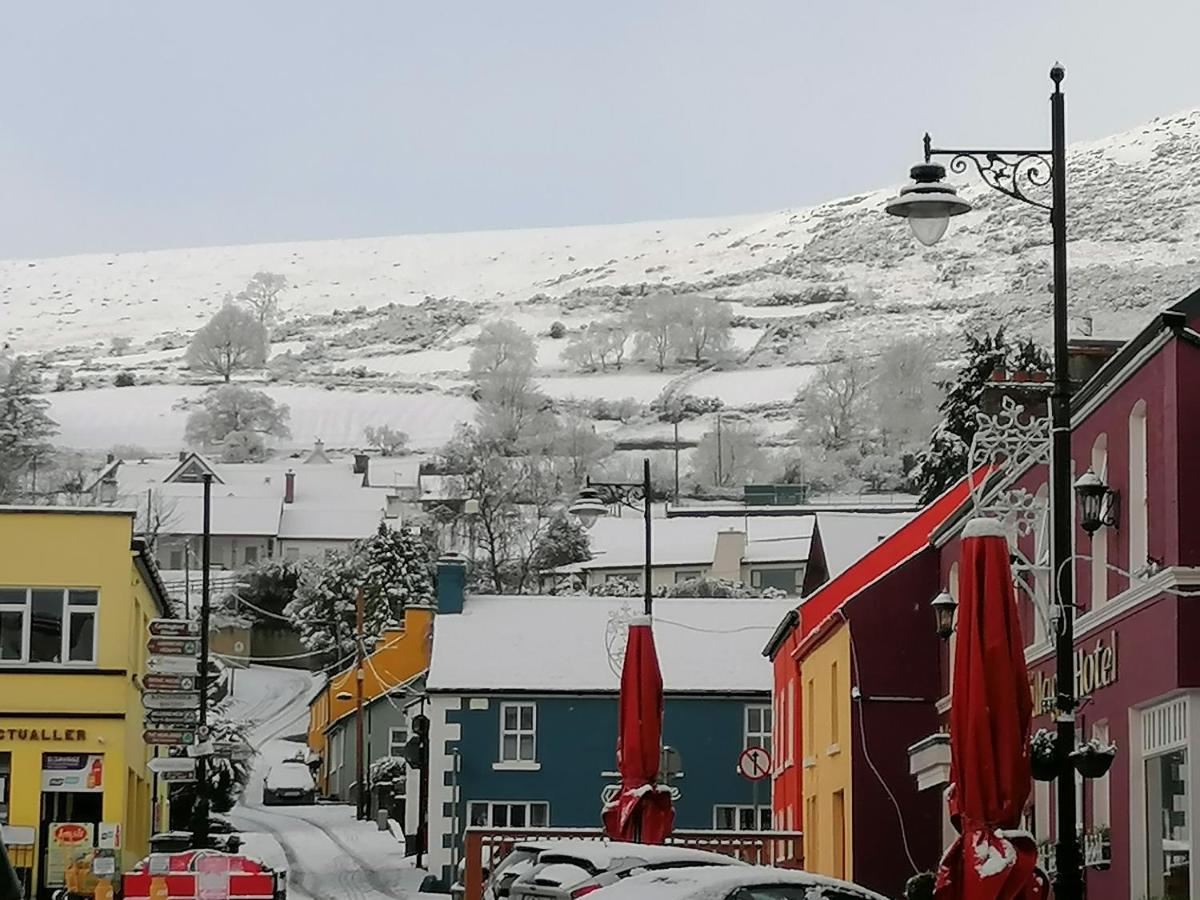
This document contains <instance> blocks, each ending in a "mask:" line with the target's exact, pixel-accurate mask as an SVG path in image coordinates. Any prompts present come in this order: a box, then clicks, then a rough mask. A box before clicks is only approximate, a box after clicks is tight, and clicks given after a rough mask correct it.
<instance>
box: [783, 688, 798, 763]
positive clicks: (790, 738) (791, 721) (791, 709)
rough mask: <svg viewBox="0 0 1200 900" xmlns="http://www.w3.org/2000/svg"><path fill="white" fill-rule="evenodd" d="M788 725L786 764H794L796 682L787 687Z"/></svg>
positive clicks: (786, 732)
mask: <svg viewBox="0 0 1200 900" xmlns="http://www.w3.org/2000/svg"><path fill="white" fill-rule="evenodd" d="M786 702H787V725H786V726H785V729H786V730H785V731H784V734H783V739H784V741H785V743H786V747H787V756H786V764H787V765H789V766H790V765H791V764H792V759H793V757H792V752H793V751H794V750H795V743H796V682H795V681H789V682H788V686H787V701H786Z"/></svg>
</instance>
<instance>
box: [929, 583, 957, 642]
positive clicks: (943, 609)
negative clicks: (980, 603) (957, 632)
mask: <svg viewBox="0 0 1200 900" xmlns="http://www.w3.org/2000/svg"><path fill="white" fill-rule="evenodd" d="M929 605H930V606H932V607H933V615H934V620H935V623H936V627H937V635H938V637H940V638H941V639H942V640H948V639H949V638H950V635H952V634H954V611H955V610H956V609H958V602H957V601H956V600H955V599H954V598H953V597H952V596H951V595H950V592H949V591H942V592H941V593H940V594H938V595H937V596H936V597H934V598H933V602H932V603H930V604H929Z"/></svg>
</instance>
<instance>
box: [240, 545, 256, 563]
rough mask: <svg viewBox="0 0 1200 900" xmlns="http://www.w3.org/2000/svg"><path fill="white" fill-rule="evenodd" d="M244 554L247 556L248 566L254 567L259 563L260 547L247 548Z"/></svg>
mask: <svg viewBox="0 0 1200 900" xmlns="http://www.w3.org/2000/svg"><path fill="white" fill-rule="evenodd" d="M243 553H244V554H245V561H246V565H248V566H252V565H254V564H255V563H256V562H258V547H247V548H246V549H245V550H244V551H243Z"/></svg>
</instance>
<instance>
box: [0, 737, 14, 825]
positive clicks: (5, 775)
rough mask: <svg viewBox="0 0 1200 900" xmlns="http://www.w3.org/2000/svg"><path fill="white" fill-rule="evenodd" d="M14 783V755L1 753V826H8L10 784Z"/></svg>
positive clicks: (5, 752) (6, 752)
mask: <svg viewBox="0 0 1200 900" xmlns="http://www.w3.org/2000/svg"><path fill="white" fill-rule="evenodd" d="M11 781H12V754H11V753H9V752H8V751H0V825H7V824H8V804H9V799H8V797H9V792H10V790H11V789H10V787H9V783H10V782H11Z"/></svg>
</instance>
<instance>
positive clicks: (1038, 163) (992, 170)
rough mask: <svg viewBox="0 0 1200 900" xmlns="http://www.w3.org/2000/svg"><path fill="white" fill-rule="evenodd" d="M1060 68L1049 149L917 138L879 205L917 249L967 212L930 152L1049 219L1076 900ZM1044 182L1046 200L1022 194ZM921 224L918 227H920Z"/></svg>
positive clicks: (1062, 824)
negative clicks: (920, 146) (917, 149)
mask: <svg viewBox="0 0 1200 900" xmlns="http://www.w3.org/2000/svg"><path fill="white" fill-rule="evenodd" d="M1065 77H1066V70H1065V69H1064V68H1063V67H1062V66H1061V65H1058V64H1057V63H1056V64H1055V65H1054V66H1053V67H1052V68H1051V69H1050V80H1051V82H1053V84H1054V90H1053V92H1052V93H1051V94H1050V149H1049V150H945V149H935V148H934V147H933V145H932V144H933V142H932V140H931V139H930V137H929V135H928V134H926V135H925V140H924V144H925V160H924V165H921V166H917V167H915V168H914V170H913V173H912V175H913V184H912V185H910V186H909V188H908V189H906V190H904V191H902V192H901V193H900V196H898V197H896V198H895V199H893V200H892V201H890V202H889V203H888V204H887V207H886V209H887V212H889V213H891V214H892V215H896V216H902V217H904V218H907V219H908V221H909V224H910V225H911V226H912V228H913V232H914V234H916V235H917V238H918V239H919V240H920V241H921V242H922V243H924V244H929V243H932V242H933V241H935V240H937V239H938V238H940V237H941V236H942V234H943V233H944V231H945V224H946V223H948V222H949V219H950V217H951V216H955V215H960V214H962V213H964V212H966V211H967V210H968V209H969V208H970V207H969V205H968V204H966V201H964V200H960V199H958V197H957V195H956V194H954V193H953V192H952V191H951V190H950V189H948V186H947V185H945V184H944V183H943V182H942V178H943V176H944V173H939V172H938V171H937V170H938V169H939V168H940V166H937V165H936V164H935V163H934V162H933V158H934V157H935V156H940V157H949V158H950V171H951V172H954V173H956V174H962V173H963V172H966V171H967V170H968V167H973V168H974V170H975V171H976V173H978V175H979V177H980V178H981V179H982V180H983V182H984V183H985V184H987V186H988V187H990V188H992V189H993V190H996V191H999V192H1000V193H1002V194H1005V195H1007V196H1009V197H1012V198H1013V199H1014V200H1020V201H1021V202H1022V203H1025V204H1028V205H1029V206H1033V207H1036V208H1037V209H1040V210H1043V211H1044V212H1047V213H1049V214H1050V226H1051V230H1052V238H1053V239H1052V245H1053V254H1052V256H1053V278H1054V282H1053V283H1054V389H1053V392H1052V393H1051V395H1050V423H1051V443H1050V511H1051V525H1052V540H1051V544H1050V571H1051V572H1052V573H1054V576H1055V577H1054V582H1055V591H1054V593H1053V595H1052V603H1054V604H1055V605H1056V606H1057V611H1058V614H1059V615H1058V628H1057V632H1056V635H1055V642H1054V651H1055V673H1056V679H1057V685H1058V688H1057V691H1056V697H1055V707H1056V715H1055V721H1056V730H1057V738H1056V743H1055V746H1056V748H1057V760H1056V762H1057V766H1056V768H1057V771H1058V773H1059V774H1058V779H1057V782H1058V784H1057V799H1058V816H1057V819H1058V842H1057V845H1056V853H1055V863H1056V866H1055V869H1056V871H1055V885H1054V896H1055V897H1056V898H1058V900H1082V897H1083V867H1082V863H1083V860H1082V857H1081V855H1080V852H1079V837H1078V835H1077V834H1076V830H1075V829H1076V814H1075V778H1074V775H1073V772H1074V769H1073V767H1072V765H1071V759H1070V754H1071V752H1072V751H1073V750H1074V748H1075V707H1076V706H1077V699H1076V696H1075V583H1074V581H1075V579H1074V572H1073V571H1072V567H1071V566H1069V565H1066V563H1067V561H1068V560H1070V559H1071V557H1072V553H1073V539H1074V534H1073V530H1072V529H1073V526H1072V523H1071V502H1072V501H1071V381H1070V375H1069V374H1068V361H1069V360H1068V355H1067V138H1066V134H1067V129H1066V111H1065V105H1064V103H1065V98H1064V95H1063V92H1062V82H1063V78H1065ZM1046 185H1049V186H1050V202H1049V203H1046V202H1045V201H1044V200H1042V199H1038V197H1036V196H1030V195H1029V194H1028V193H1026V191H1028V190H1029V189H1030V188H1035V189H1036V188H1042V187H1045V186H1046ZM922 220H925V221H922Z"/></svg>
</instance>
